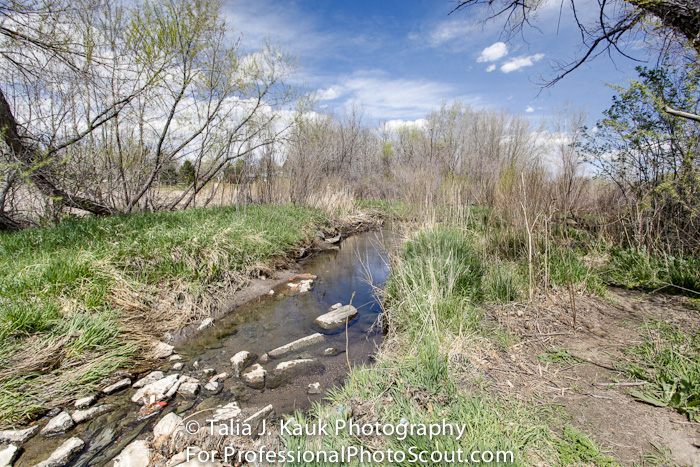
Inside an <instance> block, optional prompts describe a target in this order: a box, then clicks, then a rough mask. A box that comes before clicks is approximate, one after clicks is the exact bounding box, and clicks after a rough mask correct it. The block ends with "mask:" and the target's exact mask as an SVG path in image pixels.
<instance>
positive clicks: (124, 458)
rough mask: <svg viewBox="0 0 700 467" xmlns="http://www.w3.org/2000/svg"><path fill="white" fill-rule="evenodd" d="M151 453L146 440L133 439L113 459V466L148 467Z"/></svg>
mask: <svg viewBox="0 0 700 467" xmlns="http://www.w3.org/2000/svg"><path fill="white" fill-rule="evenodd" d="M152 453H153V451H152V450H151V448H150V447H149V446H148V443H147V442H146V441H143V440H139V441H134V442H133V443H131V444H129V445H128V446H127V447H126V448H124V450H123V451H122V452H121V454H119V455H118V456H117V457H116V458H115V459H114V467H148V461H149V459H150V458H151V455H152Z"/></svg>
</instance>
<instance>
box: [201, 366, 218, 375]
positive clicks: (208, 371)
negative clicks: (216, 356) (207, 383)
mask: <svg viewBox="0 0 700 467" xmlns="http://www.w3.org/2000/svg"><path fill="white" fill-rule="evenodd" d="M202 373H204V375H205V376H209V375H213V374H214V373H216V370H215V369H213V368H205V369H204V370H202Z"/></svg>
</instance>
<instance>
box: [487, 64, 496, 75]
mask: <svg viewBox="0 0 700 467" xmlns="http://www.w3.org/2000/svg"><path fill="white" fill-rule="evenodd" d="M495 69H496V64H495V63H492V64H491V65H489V66H488V67H487V68H486V72H487V73H491V72H492V71H493V70H495Z"/></svg>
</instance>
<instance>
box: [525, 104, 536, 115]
mask: <svg viewBox="0 0 700 467" xmlns="http://www.w3.org/2000/svg"><path fill="white" fill-rule="evenodd" d="M534 111H535V108H534V107H533V106H531V105H528V106H527V109H525V112H527V113H529V114H531V113H532V112H534Z"/></svg>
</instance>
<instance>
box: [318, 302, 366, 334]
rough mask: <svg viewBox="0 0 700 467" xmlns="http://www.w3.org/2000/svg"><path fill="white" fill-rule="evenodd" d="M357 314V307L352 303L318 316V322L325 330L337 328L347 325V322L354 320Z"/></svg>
mask: <svg viewBox="0 0 700 467" xmlns="http://www.w3.org/2000/svg"><path fill="white" fill-rule="evenodd" d="M356 316H357V308H355V307H354V306H352V305H345V306H341V307H340V308H336V309H335V310H333V311H330V312H328V313H326V314H325V315H321V316H319V317H318V318H316V324H318V325H319V326H320V327H321V328H323V329H325V330H330V329H335V328H338V327H340V326H345V323H348V322H350V321H352V320H353V319H354V318H355V317H356Z"/></svg>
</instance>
